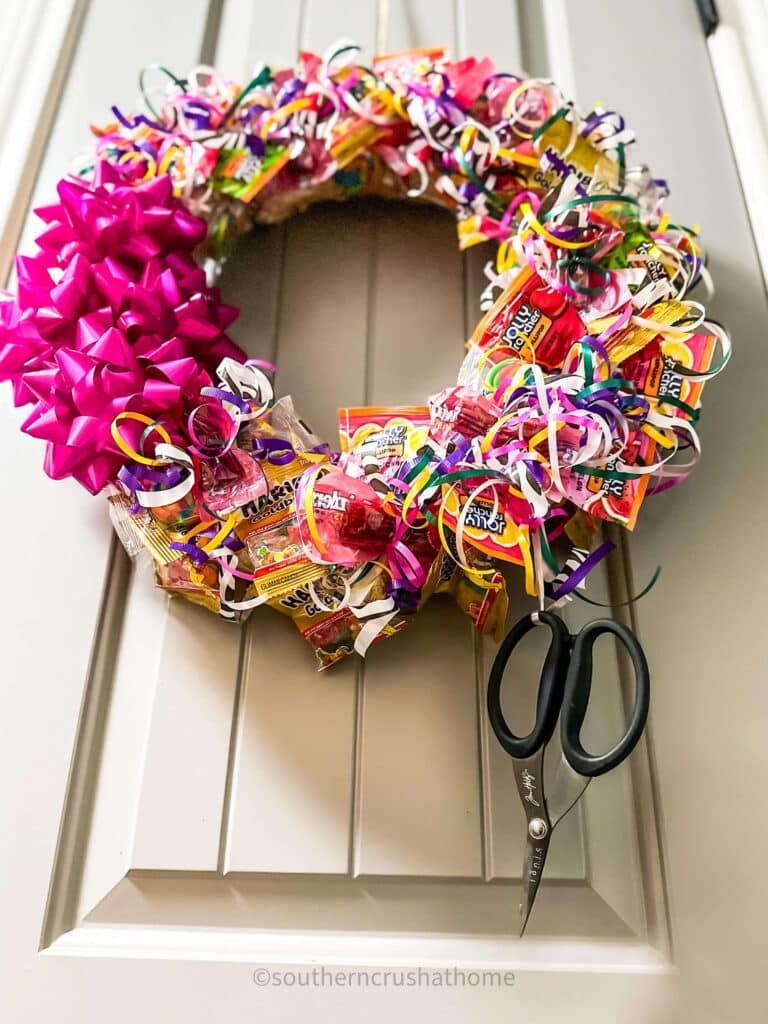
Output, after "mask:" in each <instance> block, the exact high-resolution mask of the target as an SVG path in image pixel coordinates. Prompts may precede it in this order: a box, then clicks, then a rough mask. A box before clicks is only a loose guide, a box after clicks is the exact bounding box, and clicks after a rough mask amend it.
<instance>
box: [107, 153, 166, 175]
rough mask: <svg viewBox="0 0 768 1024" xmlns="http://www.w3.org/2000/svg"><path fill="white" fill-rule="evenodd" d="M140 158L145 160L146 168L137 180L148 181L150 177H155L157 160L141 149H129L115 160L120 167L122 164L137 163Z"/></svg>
mask: <svg viewBox="0 0 768 1024" xmlns="http://www.w3.org/2000/svg"><path fill="white" fill-rule="evenodd" d="M142 160H143V161H145V163H146V165H147V169H146V171H145V172H144V174H143V175H142V177H141V178H140V179H139V180H140V181H149V179H150V178H155V177H157V161H156V160H155V158H154V157H152V156H150V155H149V153H145V152H144V151H143V150H141V149H131V150H129V151H128V152H127V153H123V155H122V156H121V157H120V159H119V160H118V161H117V162H118V164H120V166H121V167H122V165H123V164H138V163H140V162H141V161H142Z"/></svg>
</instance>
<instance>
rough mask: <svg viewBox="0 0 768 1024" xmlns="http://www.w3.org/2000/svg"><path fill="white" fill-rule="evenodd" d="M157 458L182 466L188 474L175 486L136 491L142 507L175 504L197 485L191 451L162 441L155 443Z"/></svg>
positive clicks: (136, 496)
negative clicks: (156, 489)
mask: <svg viewBox="0 0 768 1024" xmlns="http://www.w3.org/2000/svg"><path fill="white" fill-rule="evenodd" d="M155 458H156V459H158V460H159V461H161V462H164V463H166V464H167V465H178V466H181V467H182V468H183V469H185V470H187V474H186V476H185V477H184V479H183V480H180V481H179V483H177V484H175V485H174V486H173V487H166V488H165V489H163V490H159V491H136V492H135V494H134V497H135V498H136V501H137V502H138V503H139V505H141V506H142V508H163V507H164V506H165V505H173V504H174V503H175V502H177V501H181V499H182V498H184V497H186V496H187V495H188V494H189V492H190V491H191V490H192V488H193V487H194V486H195V471H194V466H193V463H192V458H191V456H190V454H189V452H186V451H184V449H183V448H179V447H177V445H175V444H165V443H161V444H157V445H155Z"/></svg>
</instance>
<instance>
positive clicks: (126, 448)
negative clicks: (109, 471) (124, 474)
mask: <svg viewBox="0 0 768 1024" xmlns="http://www.w3.org/2000/svg"><path fill="white" fill-rule="evenodd" d="M123 420H134V421H135V422H136V423H143V424H144V426H146V427H153V428H154V429H155V430H156V431H157V433H158V434H159V435H160V437H161V438H162V440H163V441H164V442H165V444H170V443H171V436H170V434H169V433H168V431H167V430H166V429H165V427H164V426H163V425H162V423H158V422H157V420H153V419H152V418H151V417H149V416H145V415H144V414H143V413H140V412H119V413H118V414H117V416H115V418H114V419H113V420H112V423H111V425H110V428H109V430H110V433H111V434H112V440H113V441H114V442H115V444H116V445H117V447H118V448H119V449H120V451H121V452H122V453H123V454H124V455H127V456H128V458H129V459H130V460H131V461H132V462H138V463H140V464H141V465H142V466H159V465H160V459H150V458H148V457H147V456H146V455H142V454H141V453H140V452H137V451H136V450H135V449H134V448H132V447H131V445H129V444H128V442H127V441H126V440H125V439H124V438H123V436H122V434H121V433H120V428H119V426H118V424H119V423H121V422H122V421H123Z"/></svg>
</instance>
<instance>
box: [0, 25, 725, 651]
mask: <svg viewBox="0 0 768 1024" xmlns="http://www.w3.org/2000/svg"><path fill="white" fill-rule="evenodd" d="M151 80H153V81H156V82H157V81H162V83H163V84H162V86H161V87H156V88H152V87H151V84H150V82H151ZM141 85H142V92H143V95H144V109H143V110H142V111H140V112H138V113H125V112H124V111H122V110H120V109H118V108H117V107H113V108H112V114H113V120H112V121H111V123H109V124H107V125H105V126H104V127H102V128H99V129H97V130H96V136H97V139H96V144H95V147H94V148H93V150H92V152H91V153H90V154H89V156H88V157H87V158H85V159H82V160H81V161H80V162H79V163H78V164H77V165H76V166H75V168H74V170H73V172H72V173H71V174H70V175H69V176H67V177H65V178H63V179H62V180H61V181H60V182H59V185H58V201H57V202H56V203H54V204H52V205H50V206H47V207H44V208H42V209H40V210H38V211H37V212H38V214H39V216H40V217H41V218H42V220H43V221H44V222H45V225H46V227H45V230H44V232H43V234H42V235H41V236H40V237H39V238H38V240H37V243H38V251H37V252H36V253H35V254H34V255H33V256H30V257H19V258H18V260H17V286H16V291H15V294H5V295H3V296H2V299H1V300H0V379H2V380H10V381H11V382H12V386H13V395H14V400H15V403H16V404H17V405H31V406H32V410H31V412H30V413H29V416H28V417H27V419H26V421H25V422H24V424H23V428H22V429H23V430H25V431H26V432H27V433H29V434H31V435H32V436H34V437H37V438H41V439H43V440H44V441H45V442H46V443H47V447H46V455H45V471H46V472H47V473H48V474H49V475H50V476H51V477H53V478H56V479H60V478H64V477H73V478H74V479H75V480H77V481H78V483H80V484H82V485H83V486H84V487H86V488H87V489H88V490H89V491H90V492H92V493H94V494H96V493H99V492H105V493H106V496H107V500H108V502H109V508H110V513H111V516H112V519H113V522H114V524H115V527H116V529H117V532H118V534H119V536H120V538H121V540H122V542H123V544H124V545H125V547H126V549H127V550H128V552H129V554H131V555H132V556H138V555H142V556H145V557H147V556H148V557H149V558H150V559H151V561H152V564H153V567H154V571H155V575H156V579H157V583H158V584H159V586H160V587H162V588H163V589H165V590H167V591H168V592H169V593H171V594H175V595H180V596H182V597H185V598H187V599H189V600H191V601H193V602H195V603H197V604H200V605H202V606H204V607H205V608H208V609H210V610H211V611H214V612H217V613H219V614H220V615H222V616H224V617H226V618H230V619H233V620H236V621H240V620H242V619H243V618H245V617H246V616H247V615H248V614H249V613H250V611H251V610H252V609H253V608H255V607H256V606H258V605H260V604H268V605H269V606H271V607H272V608H275V609H277V610H278V611H280V612H283V613H284V614H288V615H290V616H291V617H292V618H293V619H294V621H295V623H296V625H297V627H298V628H299V630H300V631H301V633H302V635H303V636H304V637H305V638H306V639H307V640H309V641H310V643H311V644H312V646H313V647H314V649H315V652H316V654H317V658H318V662H319V665H320V667H321V668H325V667H327V666H328V665H331V664H333V663H334V662H336V661H338V660H339V659H340V658H341V657H343V656H344V655H345V654H348V653H351V652H352V651H357V652H358V653H359V654H363V655H364V654H365V652H366V650H367V649H368V647H369V646H370V645H371V644H372V643H373V642H374V641H376V640H379V639H381V638H383V637H387V636H390V635H393V634H394V633H396V632H398V631H399V630H400V629H402V628H404V627H405V626H406V625H407V623H408V621H409V619H410V618H411V617H412V615H413V614H414V613H415V612H417V611H418V610H419V609H420V608H421V607H422V606H423V604H424V603H425V602H426V601H427V600H428V599H429V598H430V597H431V596H433V595H434V594H439V593H450V594H452V595H453V596H454V597H455V599H456V601H457V602H458V603H459V604H460V606H461V607H462V608H463V609H464V611H465V612H466V613H467V614H468V615H469V616H470V617H471V618H472V620H473V622H474V623H475V625H476V626H477V628H478V629H479V630H480V631H482V632H484V633H489V634H491V635H493V636H495V637H497V638H498V636H499V634H500V630H501V629H502V628H503V625H504V621H505V617H506V589H505V588H506V583H505V575H504V574H503V572H502V567H503V565H504V564H505V563H507V564H513V565H517V566H519V567H520V569H521V574H520V577H519V578H520V580H521V582H522V583H523V584H524V586H525V588H526V590H527V592H528V593H530V594H533V595H538V598H539V604H540V607H542V608H544V607H545V606H546V607H547V608H557V607H558V606H560V605H562V604H563V603H565V602H567V601H570V600H571V599H572V598H573V597H574V596H584V594H583V590H584V586H585V580H586V578H587V576H588V574H589V573H590V571H591V570H592V569H593V568H594V567H595V565H597V564H598V563H599V562H600V560H601V559H603V558H605V556H606V555H607V554H608V552H609V551H610V549H611V547H612V545H611V544H610V542H607V541H604V540H603V539H602V531H601V527H602V525H603V524H605V523H606V522H608V523H618V524H620V525H621V526H623V527H626V528H628V529H632V528H633V527H634V525H635V522H636V520H637V517H638V513H639V510H640V507H641V504H642V502H643V500H644V499H645V498H646V497H647V496H648V495H650V494H652V493H658V492H659V491H662V490H664V489H666V488H668V487H671V486H673V485H675V484H677V483H678V482H680V481H681V480H682V479H683V478H684V477H685V476H686V475H687V473H688V471H689V470H690V468H691V467H692V465H693V464H694V463H695V461H696V459H697V458H698V455H699V453H700V445H699V440H698V436H697V432H696V424H697V421H698V418H699V410H700V404H701V392H702V388H703V385H704V383H705V382H706V381H707V380H708V379H709V378H710V377H712V376H714V375H715V374H717V373H718V372H719V371H720V370H722V368H723V367H724V366H725V364H726V363H727V361H728V358H729V355H730V341H729V338H728V335H727V333H726V331H725V330H724V329H723V328H722V327H721V326H720V325H719V324H716V323H714V322H712V321H711V320H708V319H707V318H706V313H705V309H704V307H703V305H702V304H701V303H700V302H698V301H695V300H693V299H691V298H689V297H688V296H689V294H690V293H691V291H692V289H693V288H694V287H695V286H696V285H698V284H699V283H701V285H702V288H703V290H705V291H708V290H709V278H708V275H707V272H706V268H705V265H704V255H703V252H702V249H701V247H700V245H699V242H698V238H697V231H696V230H695V229H691V228H687V227H683V226H681V225H678V224H675V223H673V222H671V221H670V219H669V216H668V215H667V214H665V213H664V212H663V210H662V204H663V201H664V200H665V198H666V196H667V194H668V188H667V185H666V183H665V182H664V181H663V180H661V179H659V178H654V177H653V176H652V175H651V173H650V172H649V171H648V169H647V168H645V167H639V168H633V167H630V166H629V165H628V164H627V161H626V150H627V146H628V145H629V143H630V142H631V141H632V134H631V132H630V130H629V129H628V128H627V127H626V125H625V123H624V120H623V118H622V117H621V116H620V115H618V114H616V113H613V112H609V111H605V110H603V109H601V108H595V109H594V110H592V111H590V112H589V113H587V114H581V113H579V112H578V110H577V109H576V108H575V107H574V105H573V104H572V103H570V102H567V101H566V100H565V99H564V98H563V96H562V95H561V93H560V91H559V90H558V88H557V87H556V86H555V85H554V84H553V83H551V82H546V81H541V80H530V79H524V78H520V77H517V76H515V75H510V74H506V73H500V72H497V71H496V70H495V69H494V67H493V64H492V62H491V61H490V60H488V59H482V60H478V59H475V58H468V59H466V60H462V61H457V62H455V61H451V60H450V59H449V56H448V54H447V53H446V51H445V50H443V49H430V50H419V51H409V52H407V53H401V54H394V55H390V56H385V57H378V58H376V59H375V60H374V61H373V63H372V64H371V65H370V66H366V65H364V64H362V63H360V62H359V52H358V50H357V48H356V47H355V46H353V45H352V44H348V43H340V44H337V45H336V46H334V47H332V48H331V49H330V50H329V51H328V52H327V53H326V54H325V55H324V56H322V57H321V56H317V55H314V54H310V53H302V54H301V55H300V57H299V61H298V63H297V66H296V67H295V68H292V69H286V70H279V71H276V70H273V69H270V68H267V67H263V68H261V69H259V70H258V72H257V73H256V74H255V76H254V78H253V79H252V80H251V81H250V82H249V83H248V84H247V85H246V86H245V87H241V86H240V85H238V84H237V83H235V82H232V81H230V80H228V79H225V78H223V77H222V76H221V75H219V74H218V73H217V72H216V71H214V70H213V69H211V68H207V67H199V68H196V69H194V70H193V71H192V72H191V73H190V74H189V75H188V76H187V77H186V78H184V79H180V78H177V77H175V76H174V75H172V74H170V73H169V72H168V71H166V70H165V69H164V68H160V67H155V68H151V69H148V70H147V71H145V72H144V73H143V74H142V79H141ZM351 195H377V196H383V197H386V198H392V199H413V200H418V201H427V202H431V203H436V204H439V205H441V206H443V207H445V208H447V209H449V210H452V211H453V212H454V213H455V215H456V219H457V227H458V237H459V245H460V247H461V248H462V249H466V248H468V247H470V246H474V245H477V244H480V243H488V242H490V243H493V244H494V245H495V246H496V252H495V256H494V257H493V258H492V259H491V260H490V261H489V263H488V264H487V266H486V275H487V277H488V286H487V288H486V289H485V291H484V293H483V295H482V298H481V308H482V312H483V316H482V318H481V319H480V321H479V323H478V325H477V327H476V328H475V330H474V332H473V334H472V337H471V338H470V339H469V341H468V343H467V352H466V357H465V359H464V361H463V363H462V365H461V367H460V369H459V372H458V376H457V377H456V378H455V380H454V382H453V383H451V382H450V380H451V375H450V372H449V371H448V369H446V387H445V388H444V389H443V390H442V391H440V392H439V393H438V394H435V395H432V396H426V395H425V404H424V405H423V406H419V407H391V408H367V409H365V408H362V409H361V408H348V409H342V410H340V412H339V429H340V440H341V443H340V450H339V451H337V450H332V448H331V447H329V445H328V444H327V443H325V441H324V439H321V438H318V437H316V436H315V435H314V434H313V433H312V432H311V430H310V429H309V428H308V427H307V425H306V424H305V423H304V422H303V421H302V420H301V419H300V417H299V415H298V413H297V411H296V410H294V408H293V405H292V402H291V399H290V397H287V396H286V397H282V398H279V399H276V397H275V395H274V393H273V389H272V386H271V383H270V375H271V373H272V371H273V369H274V368H273V367H272V366H270V365H269V364H267V363H263V362H259V361H256V360H250V359H248V358H247V357H246V355H245V353H244V352H242V351H241V350H240V349H239V347H238V346H237V345H235V344H234V343H233V342H232V340H231V339H230V338H229V337H228V336H227V333H226V331H227V328H228V327H229V325H230V324H231V323H232V321H233V320H234V319H235V317H236V316H237V310H236V309H235V308H234V307H232V306H229V305H226V304H225V303H224V302H223V301H222V299H221V296H220V294H219V291H218V289H217V288H216V287H214V286H213V284H212V282H213V281H215V278H216V274H217V272H218V270H219V268H220V267H221V265H222V262H223V261H224V260H225V259H226V258H227V257H228V255H229V254H230V253H231V252H232V251H233V242H234V240H235V239H236V238H237V236H238V235H239V234H242V233H243V232H245V231H247V230H248V229H249V228H250V227H251V226H252V224H253V223H254V222H258V223H276V222H279V221H282V220H284V219H285V218H286V217H288V216H290V215H292V214H293V213H295V212H299V211H302V210H304V209H306V208H307V207H308V206H309V205H310V204H312V203H315V202H321V201H328V200H341V199H345V198H347V197H348V196H351ZM426 343H428V341H427V342H426Z"/></svg>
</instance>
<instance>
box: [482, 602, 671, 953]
mask: <svg viewBox="0 0 768 1024" xmlns="http://www.w3.org/2000/svg"><path fill="white" fill-rule="evenodd" d="M537 626H546V627H548V629H549V631H550V634H551V639H550V643H549V648H548V650H547V654H546V657H545V659H544V665H543V668H542V670H541V676H540V678H539V689H538V695H537V698H536V720H535V722H534V725H533V728H532V729H531V731H530V732H529V733H528V735H527V736H516V735H515V734H514V733H513V732H512V730H511V729H510V728H509V726H508V725H507V722H506V719H505V718H504V713H503V711H502V709H501V686H502V681H503V677H504V670H505V668H506V666H507V662H508V661H509V658H510V656H511V654H512V652H513V651H514V649H515V648H516V647H517V645H518V644H519V643H520V641H521V640H522V639H523V637H524V636H525V635H526V634H527V633H529V632H530V631H531V630H532V629H535V628H536V627H537ZM606 633H610V634H613V636H615V637H616V639H617V640H618V642H619V643H620V644H621V645H622V646H623V647H624V649H625V650H626V652H627V654H628V655H629V658H630V660H631V662H632V666H633V669H634V675H635V702H634V708H633V711H632V714H631V718H630V721H629V725H628V727H627V731H626V733H625V735H624V736H623V737H622V739H620V740H619V742H618V743H617V744H616V745H615V746H614V747H613V748H612V749H611V750H608V751H607V752H606V753H604V754H599V755H594V754H590V753H588V752H587V751H586V750H585V749H584V747H583V746H582V743H581V738H580V734H581V728H582V725H583V723H584V718H585V716H586V713H587V708H588V706H589V698H590V694H591V689H592V649H593V647H594V645H595V641H596V640H597V639H598V637H600V636H602V635H604V634H606ZM650 691H651V684H650V676H649V674H648V663H647V662H646V659H645V654H644V653H643V649H642V647H641V646H640V643H639V642H638V640H637V637H636V636H635V635H634V633H633V632H632V631H631V630H630V629H628V628H627V627H626V626H623V625H621V624H620V623H618V622H614V621H612V620H611V619H596V620H595V621H594V622H590V623H588V624H587V625H586V626H584V628H583V629H582V630H580V632H578V633H576V634H575V635H571V633H570V632H569V630H568V627H567V626H566V624H565V622H564V621H563V620H562V619H561V618H560V616H559V615H556V614H554V613H553V612H548V611H539V612H533V613H532V614H530V615H526V616H525V617H524V618H522V619H521V620H520V621H519V622H518V623H517V624H516V625H514V626H513V627H512V629H511V630H510V631H509V633H508V634H507V636H506V637H505V638H504V640H503V641H502V644H501V647H500V648H499V651H498V653H497V655H496V659H495V660H494V663H493V667H492V668H491V674H490V677H489V680H488V715H489V717H490V721H491V725H492V727H493V731H494V732H495V734H496V738H497V739H498V741H499V743H500V744H501V746H502V747H503V748H504V750H505V751H506V752H507V754H509V756H510V757H511V758H512V759H513V762H514V768H515V782H516V784H517V791H518V794H519V796H520V802H521V803H522V805H523V810H524V811H525V816H526V823H527V836H526V846H525V859H524V861H523V873H522V884H523V898H522V902H521V904H520V917H521V928H520V935H521V936H522V934H523V932H524V931H525V926H526V925H527V923H528V918H529V916H530V913H531V910H532V908H533V904H534V901H535V899H536V893H537V892H538V888H539V883H540V882H541V876H542V873H543V871H544V864H545V861H546V859H547V852H548V850H549V842H550V839H551V836H552V830H553V829H554V828H555V826H556V825H557V824H558V822H560V821H562V819H563V818H564V817H565V815H566V814H567V813H568V811H570V809H571V808H572V807H573V806H574V804H575V803H576V802H577V801H578V799H579V797H581V795H582V794H583V792H584V790H585V789H586V788H587V786H588V784H589V782H590V780H591V779H593V778H595V777H596V776H598V775H602V774H604V773H605V772H609V771H611V769H613V768H615V767H616V766H617V765H619V764H621V762H622V761H624V760H625V758H627V757H628V756H629V755H630V754H631V753H632V751H633V750H634V748H635V744H636V743H637V741H638V740H639V739H640V736H641V735H642V732H643V729H644V728H645V723H646V719H647V718H648V706H649V703H650ZM558 718H559V720H560V745H561V747H562V757H561V759H560V762H559V764H558V767H557V771H556V774H555V778H554V782H553V784H552V787H551V790H550V792H547V793H545V791H544V751H545V748H546V746H547V743H549V740H550V739H551V737H552V734H553V733H554V731H555V726H556V725H557V721H558Z"/></svg>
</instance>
